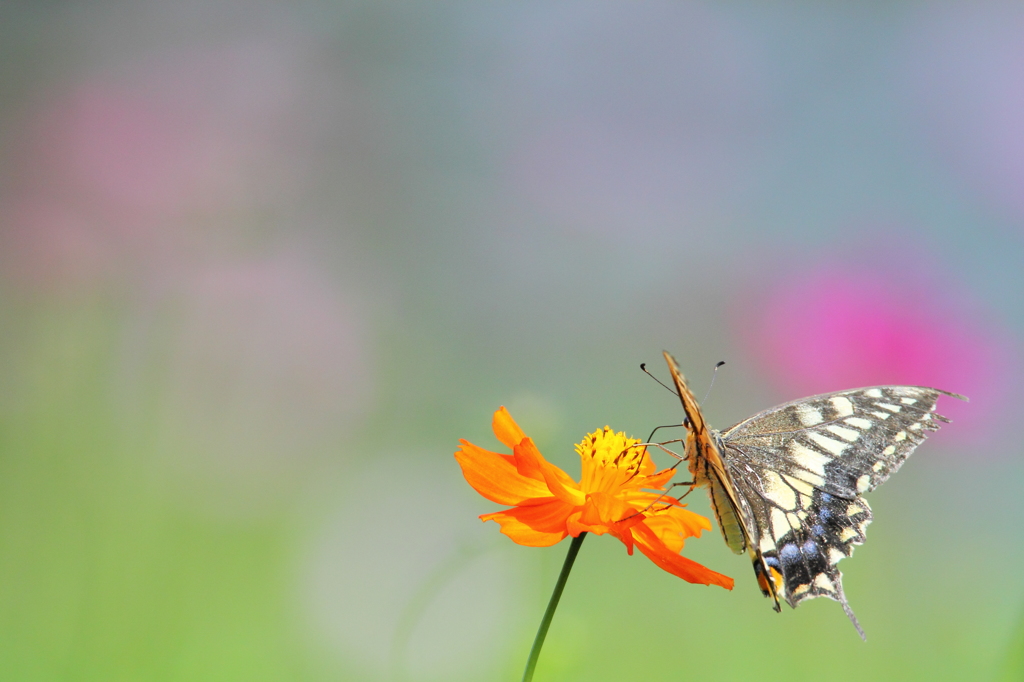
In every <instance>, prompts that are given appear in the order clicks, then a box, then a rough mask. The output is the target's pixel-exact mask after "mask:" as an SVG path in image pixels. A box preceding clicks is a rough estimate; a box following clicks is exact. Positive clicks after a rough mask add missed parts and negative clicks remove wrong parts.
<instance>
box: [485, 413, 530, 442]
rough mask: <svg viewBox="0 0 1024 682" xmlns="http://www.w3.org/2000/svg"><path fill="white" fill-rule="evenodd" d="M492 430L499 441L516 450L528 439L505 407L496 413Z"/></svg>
mask: <svg viewBox="0 0 1024 682" xmlns="http://www.w3.org/2000/svg"><path fill="white" fill-rule="evenodd" d="M491 428H492V429H494V435H495V436H497V437H498V440H500V441H501V443H502V444H503V445H505V446H506V447H508V448H514V447H515V446H517V445H519V444H520V443H521V442H522V441H523V439H524V438H526V434H525V433H523V430H522V429H521V428H519V424H516V421H515V419H513V418H512V415H510V414H509V413H508V410H506V409H505V406H504V405H502V406H501V407H499V408H498V411H497V412H495V413H494V419H492V420H491Z"/></svg>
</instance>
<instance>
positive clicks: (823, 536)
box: [665, 353, 966, 638]
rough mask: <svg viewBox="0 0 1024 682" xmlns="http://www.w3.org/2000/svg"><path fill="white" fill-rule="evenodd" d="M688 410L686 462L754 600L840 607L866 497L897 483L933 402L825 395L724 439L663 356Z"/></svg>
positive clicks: (927, 394)
mask: <svg viewBox="0 0 1024 682" xmlns="http://www.w3.org/2000/svg"><path fill="white" fill-rule="evenodd" d="M665 360H666V361H667V362H668V367H669V371H670V372H671V373H672V379H673V381H674V382H675V385H676V390H677V391H678V393H679V397H680V399H681V400H682V403H683V409H684V411H685V413H686V420H685V422H684V424H685V425H686V427H687V429H688V434H687V438H686V450H685V455H684V456H685V458H686V460H687V462H688V465H689V469H690V473H691V474H692V476H693V481H694V485H696V486H706V487H707V488H708V493H709V495H710V497H711V505H712V509H713V510H714V513H715V516H716V517H717V520H718V524H719V527H720V528H721V529H722V534H723V535H724V536H725V541H726V544H728V545H729V547H730V548H731V549H732V550H733V551H734V552H736V553H742V552H744V551H746V552H747V553H748V554H749V555H750V558H751V561H752V562H753V564H754V573H755V574H756V576H757V581H758V584H759V585H760V587H761V591H762V592H763V593H764V595H765V596H766V597H769V598H771V599H772V600H773V601H774V607H775V610H776V611H779V610H781V607H780V600H784V601H786V603H788V604H789V605H790V606H791V607H793V608H796V606H797V605H798V604H799V603H800V602H801V601H803V600H804V599H811V598H814V597H829V598H831V599H835V600H836V601H838V602H839V603H840V604H842V605H843V610H844V611H845V612H846V615H847V616H849V618H850V620H851V621H852V622H853V625H854V627H855V628H857V632H858V633H859V634H860V636H861V637H862V638H864V637H865V635H864V630H863V629H862V628H861V626H860V624H859V623H858V622H857V618H856V616H855V615H854V613H853V610H852V609H851V608H850V605H849V603H848V602H847V601H846V596H845V594H844V593H843V583H842V573H840V572H839V569H838V568H837V566H836V565H837V564H838V563H839V561H840V560H842V559H845V558H846V557H848V556H850V555H851V554H853V549H854V545H859V544H862V543H863V542H864V539H865V534H864V532H865V528H866V527H867V525H868V524H869V523H870V522H871V507H870V506H869V505H868V503H867V501H866V500H865V499H864V498H863V496H862V495H863V493H866V492H869V491H871V490H874V489H875V488H876V487H878V486H879V485H881V484H882V483H883V482H884V481H885V480H886V479H887V478H889V476H890V475H892V474H893V473H894V472H895V471H896V470H897V469H899V468H900V466H901V465H902V464H903V462H904V461H905V460H906V459H907V457H908V456H910V453H912V452H913V451H914V448H916V447H917V446H918V445H920V444H921V443H922V442H923V441H924V439H925V438H926V437H927V435H928V433H929V432H930V431H935V430H937V429H938V428H939V422H948V421H949V420H948V419H946V418H945V417H943V416H941V415H939V414H936V413H935V403H936V401H937V400H938V398H939V396H940V395H947V396H951V397H954V398H959V399H961V400H966V398H964V397H963V396H960V395H957V394H955V393H949V392H947V391H940V390H938V389H935V388H924V387H921V386H873V387H870V388H857V389H852V390H848V391H839V392H836V393H825V394H823V395H816V396H812V397H810V398H803V399H801V400H795V401H793V402H790V403H786V404H784V405H779V406H777V407H773V408H771V409H769V410H765V411H764V412H760V413H758V414H756V415H754V416H753V417H750V418H749V419H745V420H744V421H741V422H740V423H739V424H736V425H735V426H733V427H731V428H728V429H726V430H724V431H716V430H715V429H712V428H710V427H708V426H707V424H706V422H705V421H704V417H703V415H702V414H701V412H700V407H699V406H698V404H697V400H696V398H694V396H693V393H691V392H690V390H689V388H688V387H687V385H686V380H685V379H684V378H683V375H682V372H680V371H679V367H678V365H677V364H676V361H675V359H674V358H672V356H671V355H669V354H668V353H665Z"/></svg>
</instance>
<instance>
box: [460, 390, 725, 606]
mask: <svg viewBox="0 0 1024 682" xmlns="http://www.w3.org/2000/svg"><path fill="white" fill-rule="evenodd" d="M492 426H493V428H494V435H495V436H497V437H498V440H500V441H501V442H502V443H504V444H505V445H506V446H508V447H510V448H512V454H511V455H502V454H499V453H497V452H491V451H489V450H484V449H483V448H480V447H477V446H476V445H473V444H472V443H470V442H468V441H465V440H463V441H460V443H461V445H462V447H461V448H460V449H459V451H458V452H456V453H455V459H456V460H458V462H459V465H460V466H461V467H462V474H463V475H464V476H465V477H466V481H468V482H469V484H470V485H471V486H473V488H474V489H476V491H477V492H478V493H480V494H481V495H483V496H484V497H486V498H487V499H488V500H491V501H492V502H497V503H498V504H506V505H511V506H512V508H511V509H507V510H505V511H499V512H494V513H492V514H484V515H482V516H481V517H480V518H481V519H482V520H484V521H497V522H498V523H499V524H500V525H501V532H502V533H504V534H505V535H507V536H509V537H510V538H512V540H513V541H514V542H516V543H518V544H520V545H528V546H530V547H548V546H550V545H553V544H555V543H557V542H559V541H560V540H561V539H562V538H564V537H565V536H566V535H572V536H573V537H577V536H578V535H579V534H580V533H584V532H590V533H595V534H597V535H603V534H604V533H609V534H611V535H613V536H615V537H617V538H618V539H619V540H621V541H622V543H623V544H624V545H626V550H627V551H628V552H629V554H632V553H633V547H634V545H635V546H636V547H639V548H640V551H641V552H643V553H644V554H645V555H646V556H647V558H649V559H650V560H651V561H653V562H654V563H655V564H657V565H658V567H660V568H662V569H664V570H666V571H668V572H669V573H672V574H673V575H677V576H679V577H680V578H682V579H683V580H686V581H688V582H691V583H702V584H704V585H721V586H722V587H724V588H726V589H729V590H731V589H732V584H733V580H732V578H730V577H728V576H724V575H721V574H720V573H716V572H714V571H712V570H711V569H709V568H705V567H704V566H701V565H700V564H698V563H697V562H695V561H692V560H690V559H687V558H686V557H684V556H680V554H679V552H680V551H681V550H682V548H683V541H684V540H685V539H686V538H688V537H699V536H700V534H701V531H702V530H705V529H707V530H710V529H711V522H710V521H708V520H707V519H706V518H704V517H703V516H700V515H699V514H694V513H693V512H691V511H689V510H687V509H683V505H682V504H680V503H679V501H678V500H676V499H675V498H672V497H669V496H663V495H659V494H657V493H652V492H644V491H643V490H642V489H643V488H646V489H651V490H664V489H665V484H666V483H667V482H668V480H669V479H671V478H672V476H673V475H674V474H675V469H663V470H662V471H659V472H656V473H655V471H654V462H653V461H652V460H651V458H650V456H648V454H647V450H646V448H638V447H635V446H636V445H637V444H638V443H639V442H640V441H638V440H636V439H634V438H626V436H625V434H624V433H622V432H619V433H614V432H612V430H611V429H610V428H608V427H607V426H606V427H605V428H604V429H603V430H601V431H595V432H594V433H591V434H589V435H588V436H587V437H586V438H585V439H583V442H582V443H580V444H579V445H577V446H576V452H577V453H579V455H580V460H581V461H582V464H583V467H582V476H581V479H580V482H579V483H577V482H576V481H574V480H572V478H571V477H570V476H569V475H568V474H566V473H565V472H564V471H562V470H561V469H559V468H558V467H556V466H555V465H553V464H549V463H548V462H547V461H546V460H545V459H544V457H543V456H541V454H540V452H539V451H538V450H537V446H535V445H534V444H533V440H531V439H530V438H527V437H526V434H524V433H523V431H522V429H520V428H519V425H518V424H516V423H515V421H513V419H512V417H511V415H509V413H508V410H506V409H505V408H504V407H502V408H501V409H499V410H498V411H497V412H495V413H494V421H493V425H492Z"/></svg>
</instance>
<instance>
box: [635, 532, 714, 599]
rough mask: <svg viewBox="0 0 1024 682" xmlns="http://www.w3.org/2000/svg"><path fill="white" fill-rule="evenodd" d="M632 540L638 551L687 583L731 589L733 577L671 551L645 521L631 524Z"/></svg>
mask: <svg viewBox="0 0 1024 682" xmlns="http://www.w3.org/2000/svg"><path fill="white" fill-rule="evenodd" d="M632 530H633V540H634V542H636V546H637V547H639V548H640V551H641V552H643V553H644V556H646V557H647V558H648V559H650V560H651V561H653V562H654V563H655V565H656V566H658V568H661V569H662V570H665V571H668V572H669V573H671V574H672V575H675V576H678V577H680V578H682V579H683V580H685V581H686V582H688V583H699V584H702V585H720V586H722V587H724V588H725V589H727V590H731V589H732V585H733V579H732V578H730V577H729V576H727V575H722V574H721V573H716V572H715V571H712V570H711V569H710V568H707V567H705V566H701V565H700V564H698V563H697V562H696V561H693V560H692V559H687V558H686V557H684V556H681V555H680V554H678V553H676V552H673V551H672V550H671V549H669V548H668V547H667V546H666V545H665V543H663V542H662V541H661V540H660V539H659V538H658V536H657V535H656V534H655V533H654V531H652V530H651V529H650V528H648V527H647V525H646V523H638V524H637V525H635V526H633V529H632Z"/></svg>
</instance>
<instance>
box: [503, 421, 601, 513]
mask: <svg viewBox="0 0 1024 682" xmlns="http://www.w3.org/2000/svg"><path fill="white" fill-rule="evenodd" d="M513 452H514V453H515V455H514V457H515V461H516V467H517V469H518V471H519V473H520V474H522V475H523V476H528V477H530V478H543V479H544V482H545V484H546V485H547V489H548V493H547V494H549V495H554V496H555V497H557V498H558V499H560V500H562V501H563V502H565V503H567V504H574V505H581V504H583V503H584V502H585V501H586V498H585V497H584V496H583V493H582V492H580V489H579V485H578V484H577V483H576V481H574V480H572V477H571V476H569V474H567V473H565V472H564V471H562V470H561V469H559V468H558V467H556V466H555V465H554V464H551V463H549V462H548V461H547V460H546V459H544V456H543V455H541V454H540V450H538V449H537V446H536V445H534V444H533V440H532V439H530V438H524V439H523V441H522V442H521V443H519V444H518V445H516V447H515V449H514V450H513Z"/></svg>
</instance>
